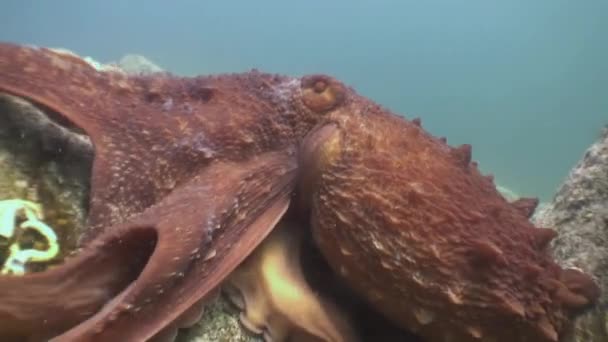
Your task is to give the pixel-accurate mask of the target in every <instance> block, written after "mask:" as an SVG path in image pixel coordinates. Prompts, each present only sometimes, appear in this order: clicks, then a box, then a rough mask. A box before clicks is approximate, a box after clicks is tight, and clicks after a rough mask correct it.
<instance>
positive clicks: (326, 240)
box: [0, 43, 599, 342]
mask: <svg viewBox="0 0 608 342" xmlns="http://www.w3.org/2000/svg"><path fill="white" fill-rule="evenodd" d="M0 91H1V92H5V93H8V94H11V95H14V96H18V97H21V98H24V99H26V100H28V101H30V102H32V103H33V104H35V105H36V106H38V107H39V108H42V109H44V110H45V111H48V112H53V113H56V115H54V120H56V121H57V122H58V123H61V124H62V125H63V126H65V127H69V129H71V130H74V131H78V132H81V133H83V134H86V135H87V136H88V137H89V138H90V140H91V142H92V145H93V149H94V160H93V166H92V171H91V179H90V184H91V190H90V203H89V209H88V222H87V225H86V229H84V233H83V235H82V237H81V238H80V240H79V248H78V250H77V251H76V253H74V255H73V256H71V257H69V258H68V259H67V260H65V261H64V262H63V263H62V264H61V265H59V266H56V267H52V268H49V269H48V270H45V271H43V272H39V273H29V274H25V275H22V276H0V339H2V340H3V341H5V340H7V341H12V340H15V341H21V340H23V341H25V340H27V341H40V340H42V341H44V340H49V339H50V340H51V341H146V340H150V339H153V338H157V339H160V338H161V337H163V338H169V339H170V338H172V336H174V332H175V330H176V329H177V328H179V327H181V326H184V325H188V324H191V323H192V321H193V320H196V318H197V317H198V314H197V313H199V312H200V307H201V306H202V305H204V302H205V300H206V299H207V298H208V297H209V296H211V294H213V293H215V292H216V290H217V289H218V288H219V287H220V286H221V284H222V282H223V281H225V280H227V279H231V281H236V283H237V285H238V283H239V281H238V279H239V276H238V273H235V274H233V272H234V271H235V269H237V267H238V266H239V265H240V264H241V263H243V261H245V260H246V258H247V257H248V256H250V255H252V253H254V250H255V248H256V247H257V246H258V245H260V244H261V243H262V241H263V240H264V239H265V238H266V237H267V236H268V235H269V234H270V233H271V232H272V230H273V229H274V228H275V227H276V226H277V225H279V222H280V221H282V220H283V219H285V218H286V216H295V217H297V220H298V222H299V224H300V225H302V226H303V227H305V228H306V229H310V231H311V232H312V236H313V237H314V241H315V243H316V245H317V246H318V248H319V249H320V251H321V253H322V255H323V256H324V258H325V259H326V260H327V262H328V264H329V265H330V266H331V268H332V270H333V271H334V272H336V273H337V274H338V275H339V276H340V277H341V278H342V279H344V281H345V282H346V283H347V284H349V286H350V287H352V289H353V290H354V291H355V292H356V293H357V294H358V295H359V296H361V297H362V298H364V299H365V300H366V301H367V302H368V303H369V304H370V305H371V306H372V307H374V308H375V309H376V310H378V311H379V312H380V313H382V314H383V315H384V316H386V317H387V318H388V319H389V320H391V321H392V322H394V323H395V324H397V325H399V326H400V327H402V328H403V329H407V330H410V331H414V332H415V333H416V334H418V335H420V336H422V337H423V338H425V339H426V340H428V341H497V342H502V341H505V342H506V341H509V342H510V341H522V342H524V341H529V342H555V341H558V340H559V338H560V337H561V336H563V335H564V334H566V332H567V329H568V323H569V322H570V319H571V318H572V317H573V315H575V314H576V313H577V312H578V311H580V310H582V309H584V308H586V307H589V306H590V305H592V304H593V303H594V301H595V300H596V299H597V297H598V296H599V288H598V287H597V285H596V284H595V282H594V281H593V278H592V277H591V276H590V275H587V274H585V273H583V272H582V271H581V270H577V269H563V268H561V267H560V266H559V265H558V264H556V263H555V262H554V260H553V258H552V257H551V255H550V253H549V252H548V250H547V246H548V244H549V243H550V241H551V239H552V238H553V237H554V236H555V233H554V231H553V230H551V229H550V228H544V227H535V226H534V225H533V224H532V223H530V222H529V220H528V219H529V216H530V215H531V214H532V212H533V211H534V207H535V206H536V203H537V202H536V201H535V200H532V199H522V200H518V201H516V202H514V203H510V202H508V201H507V200H505V199H504V198H503V197H502V196H501V195H500V193H499V192H498V191H497V190H496V187H495V185H494V183H493V180H492V178H491V177H488V176H484V175H482V174H481V173H480V172H479V170H478V169H477V165H476V163H475V162H474V161H472V152H471V147H470V145H461V146H457V147H451V146H449V145H448V144H447V143H446V141H445V139H443V138H438V137H434V136H432V135H431V134H429V133H428V132H426V131H425V130H424V129H423V128H422V126H421V123H420V120H418V119H409V120H408V119H406V118H404V117H402V116H399V115H396V114H394V113H392V112H391V111H390V110H388V109H386V108H383V107H381V106H380V105H378V104H376V103H374V102H373V101H371V100H369V99H367V98H365V97H363V96H361V95H359V94H357V93H356V91H355V90H353V89H351V88H349V87H348V86H346V85H344V84H343V83H341V82H339V81H338V80H336V79H334V78H332V77H329V76H326V75H308V76H304V77H299V78H296V77H288V76H281V75H273V74H266V73H262V72H258V71H251V72H246V73H240V74H226V75H217V76H199V77H191V78H185V77H177V76H173V75H171V74H164V73H163V74H153V75H147V76H144V75H126V74H124V73H120V72H114V71H111V72H99V71H97V70H95V69H94V68H93V67H91V66H90V65H89V64H87V63H85V62H84V61H83V60H81V59H79V58H77V57H75V56H73V55H70V54H65V53H60V52H55V51H52V50H49V49H45V48H36V47H25V46H18V45H14V44H9V43H3V44H0ZM260 253H262V252H260ZM283 254H289V253H278V254H277V255H279V256H280V255H283ZM273 255H274V254H273ZM252 258H253V259H251V260H253V261H252V262H255V258H256V257H255V254H253V255H252ZM251 260H249V261H251ZM246 262H248V261H246ZM293 264H294V263H288V262H285V263H282V264H281V263H279V264H277V265H287V266H289V265H293ZM293 267H296V266H293ZM281 272H283V273H284V274H289V273H291V274H293V275H295V276H294V279H299V278H298V271H297V270H293V272H292V271H290V270H289V269H283V270H282V271H281V270H280V271H279V272H278V274H280V273H281ZM231 274H232V275H233V277H232V278H230V275H231ZM244 278H248V277H244ZM298 283H299V282H298V281H295V282H294V283H293V284H298ZM236 288H237V289H238V286H236ZM241 291H243V292H245V293H244V297H246V298H247V297H248V295H247V293H246V292H247V291H246V289H243V288H242V289H241ZM277 296H278V297H277V298H273V299H272V300H273V301H275V302H276V301H279V302H280V301H282V300H284V299H283V298H281V297H280V296H279V295H277ZM246 298H245V299H246ZM301 298H302V301H308V303H306V304H303V306H302V308H304V309H306V308H310V310H308V311H306V310H303V312H304V311H306V312H311V313H312V314H313V315H316V316H315V317H314V319H310V320H311V321H315V320H316V321H323V320H324V318H323V316H324V315H329V316H332V317H329V318H328V321H325V322H320V323H319V324H318V325H317V326H321V327H326V329H324V330H323V333H317V337H321V338H323V336H325V338H326V339H330V340H331V339H335V340H344V341H348V340H351V339H352V338H350V337H349V336H350V334H352V333H353V332H352V331H351V330H350V328H349V327H346V326H345V325H347V323H345V322H343V321H342V320H340V319H334V320H333V321H332V319H333V318H336V317H333V315H335V316H337V315H339V308H335V309H334V308H332V307H331V306H330V307H327V306H325V305H322V304H323V302H324V299H323V298H316V299H315V296H310V295H308V294H307V292H306V291H304V292H303V295H302V297H301ZM311 298H312V299H311ZM313 301H318V302H317V304H319V303H321V304H319V305H317V304H315V303H314V302H313ZM279 304H280V303H279ZM315 305H317V306H315ZM275 306H280V305H275ZM323 308H325V309H323ZM307 318H310V317H307ZM250 323H251V322H250ZM250 325H254V326H255V327H254V329H255V328H256V327H259V326H258V324H250ZM312 325H315V323H314V322H313V323H312ZM273 327H275V328H273V329H274V330H273V331H271V333H275V334H276V337H278V338H279V339H280V337H282V336H283V335H284V334H283V333H284V331H283V330H281V329H279V328H276V327H281V326H280V325H273ZM304 330H305V331H309V332H312V333H313V334H315V333H314V331H315V330H314V329H312V328H311V329H306V327H304ZM323 334H324V335H323ZM319 335H321V336H319ZM353 338H354V337H353Z"/></svg>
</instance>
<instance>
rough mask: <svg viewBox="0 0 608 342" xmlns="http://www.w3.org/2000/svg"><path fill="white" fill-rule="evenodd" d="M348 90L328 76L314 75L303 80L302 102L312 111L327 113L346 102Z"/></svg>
mask: <svg viewBox="0 0 608 342" xmlns="http://www.w3.org/2000/svg"><path fill="white" fill-rule="evenodd" d="M345 92H346V89H345V88H344V86H343V85H342V84H340V83H339V82H337V81H335V80H333V79H332V78H330V77H328V76H323V75H312V76H306V77H304V78H302V101H303V102H304V105H306V107H308V108H309V109H310V110H312V111H314V112H317V113H325V112H328V111H330V110H332V109H335V108H336V107H337V106H339V105H340V104H342V103H343V102H344V94H345Z"/></svg>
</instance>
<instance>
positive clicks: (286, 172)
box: [52, 153, 295, 341]
mask: <svg viewBox="0 0 608 342" xmlns="http://www.w3.org/2000/svg"><path fill="white" fill-rule="evenodd" d="M290 160H291V157H290V156H289V155H287V154H284V153H269V154H268V155H262V156H259V157H254V158H252V160H250V161H249V162H248V163H240V164H233V163H225V164H224V163H218V164H216V165H214V166H212V167H210V168H208V169H207V170H206V172H204V173H202V174H200V175H197V176H196V177H194V178H193V179H192V180H190V181H189V182H187V183H186V184H184V186H183V187H181V188H178V189H176V190H175V191H174V192H172V193H171V194H170V195H169V196H167V197H166V198H165V199H164V200H163V201H161V202H160V203H159V204H157V205H155V206H153V207H151V208H150V209H148V210H146V211H144V212H143V213H142V215H141V216H140V217H138V218H136V219H134V220H132V221H130V222H128V223H126V224H124V227H115V228H113V229H112V230H113V231H123V230H126V231H128V230H130V229H134V228H135V227H152V228H154V229H155V231H156V232H157V233H158V242H157V243H156V246H155V247H154V252H153V253H152V255H151V257H150V258H149V260H148V261H147V263H146V266H145V268H144V269H143V271H142V272H141V274H140V275H139V276H138V277H137V280H135V281H134V282H132V283H131V284H130V285H129V287H127V288H126V289H125V290H124V291H123V292H122V293H120V294H119V295H117V296H116V297H115V298H113V299H112V300H111V301H110V302H109V303H108V304H106V305H105V306H104V307H103V308H102V310H100V311H99V312H97V313H96V314H95V315H94V316H93V317H91V318H90V319H89V320H87V321H85V322H83V323H82V324H80V325H77V326H76V327H74V328H73V329H71V330H69V331H67V332H66V333H64V334H62V335H60V336H58V337H57V338H55V339H53V340H52V341H108V340H113V339H117V340H128V341H139V340H146V339H149V338H151V337H153V336H154V335H155V334H157V333H158V332H159V331H160V330H161V329H162V328H164V327H168V326H170V325H171V324H172V323H173V322H174V321H175V320H177V319H179V318H180V315H181V314H183V313H184V312H186V311H187V310H188V309H189V308H191V307H192V306H193V305H195V304H196V303H197V302H199V301H200V300H201V299H204V297H205V296H207V295H209V294H210V293H211V292H212V291H213V290H214V289H215V288H216V287H217V286H218V284H219V283H220V282H221V281H222V280H223V279H224V278H225V277H226V276H227V275H228V273H230V272H231V271H232V270H233V269H234V268H236V267H237V265H238V264H239V263H240V262H241V261H242V260H243V259H244V258H245V257H246V256H247V255H248V254H249V253H250V252H251V251H252V250H253V249H254V248H255V247H256V246H257V244H259V243H260V242H261V240H262V239H263V238H264V237H265V236H266V235H267V234H268V233H269V232H270V231H271V230H272V228H274V226H275V224H276V223H277V222H278V220H279V219H280V218H281V217H282V215H283V214H284V213H285V211H286V210H287V207H288V204H289V197H290V192H291V191H292V188H293V182H294V176H295V164H293V161H291V162H290ZM289 165H291V166H289ZM269 175H273V176H272V177H268V176H269ZM219 236H222V237H223V238H219ZM236 236H238V237H239V238H238V239H237V238H236ZM233 241H238V242H233ZM184 250H186V251H188V253H187V255H188V257H184ZM152 304H153V305H152ZM167 306H172V309H171V310H167Z"/></svg>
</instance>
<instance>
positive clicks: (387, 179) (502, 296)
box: [305, 98, 598, 342]
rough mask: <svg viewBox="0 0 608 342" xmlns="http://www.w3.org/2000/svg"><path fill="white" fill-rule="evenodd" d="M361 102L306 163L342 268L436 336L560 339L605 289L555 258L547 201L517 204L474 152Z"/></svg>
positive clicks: (316, 205) (402, 318)
mask: <svg viewBox="0 0 608 342" xmlns="http://www.w3.org/2000/svg"><path fill="white" fill-rule="evenodd" d="M351 101H353V103H351V104H349V105H347V106H345V107H346V108H349V110H348V114H346V113H343V112H341V110H340V109H339V110H337V111H336V112H334V113H332V114H331V116H332V118H333V121H334V122H336V128H335V129H334V130H333V131H331V132H325V133H324V134H322V135H323V137H322V138H321V139H322V140H323V142H322V143H319V142H317V143H316V149H314V150H313V151H308V157H306V158H305V159H306V161H307V163H308V164H309V165H311V166H312V169H313V170H315V171H314V175H310V176H309V179H308V180H307V181H308V183H306V184H305V187H306V188H307V189H314V190H313V193H312V195H311V196H310V200H311V203H312V216H311V217H312V224H313V234H314V235H315V239H316V242H317V243H318V245H319V247H320V249H321V250H322V251H323V252H324V255H325V256H326V258H327V260H328V261H329V263H330V264H331V265H332V267H333V268H334V270H335V271H337V272H339V273H340V274H341V275H342V276H343V277H345V278H346V279H347V280H348V282H349V284H351V285H352V286H353V287H355V288H356V289H357V290H358V292H359V293H360V294H362V295H363V296H365V297H367V298H368V300H370V301H371V302H372V303H373V305H375V306H376V307H378V308H380V309H381V310H382V311H383V312H384V313H385V314H386V315H387V316H389V317H391V318H392V319H393V320H395V321H396V322H397V323H399V324H401V326H404V327H408V328H409V329H412V330H413V331H416V332H417V333H418V334H420V335H422V336H424V337H426V338H427V339H428V340H430V341H481V340H483V341H505V342H506V341H522V342H524V341H529V342H536V341H556V340H557V339H558V336H559V334H560V332H562V331H564V329H565V328H566V325H567V322H568V316H569V315H570V314H571V313H572V312H573V310H576V309H580V308H581V307H584V306H585V305H588V304H589V303H591V302H592V301H594V300H595V299H596V298H597V296H598V288H597V286H596V285H595V283H594V282H593V281H592V279H591V278H590V277H589V276H587V275H585V274H583V273H581V272H578V271H575V270H568V271H564V270H562V269H561V268H560V267H559V266H558V265H557V264H555V263H554V262H553V260H552V258H551V257H550V255H549V254H548V253H547V251H546V246H547V244H548V242H549V241H550V240H551V238H553V236H554V232H553V231H552V230H550V229H546V228H536V227H534V226H533V225H532V224H531V223H529V221H528V217H529V216H530V215H531V213H532V212H533V209H534V207H535V206H536V203H537V201H535V200H530V199H522V200H519V201H516V202H515V203H508V202H507V201H506V200H505V199H504V198H503V197H502V196H500V195H499V194H498V192H497V190H496V189H495V186H494V184H493V182H492V179H491V177H484V176H483V175H481V174H480V173H479V172H478V170H477V167H476V165H475V163H474V162H472V161H471V149H470V146H467V145H463V146H460V147H457V148H452V147H450V146H448V145H447V144H446V143H445V140H444V139H438V138H435V137H432V136H430V135H429V134H428V133H426V132H425V131H424V130H423V129H422V128H421V127H420V121H419V120H413V121H405V120H402V119H400V118H397V117H394V116H391V115H387V114H386V111H385V110H383V109H382V108H380V107H378V106H375V105H372V104H370V103H369V102H367V101H366V100H364V99H360V98H352V100H351ZM313 139H316V138H313ZM309 145H310V144H309ZM344 203H348V205H344Z"/></svg>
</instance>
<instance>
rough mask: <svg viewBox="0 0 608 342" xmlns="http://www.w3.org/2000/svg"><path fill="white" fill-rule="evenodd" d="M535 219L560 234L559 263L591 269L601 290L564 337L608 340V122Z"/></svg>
mask: <svg viewBox="0 0 608 342" xmlns="http://www.w3.org/2000/svg"><path fill="white" fill-rule="evenodd" d="M533 220H534V221H535V223H536V224H538V225H540V226H544V227H553V228H554V229H556V230H557V232H558V233H559V235H558V237H557V238H556V239H555V241H553V244H552V247H553V254H554V255H555V257H556V259H557V260H558V262H559V263H560V264H562V266H565V267H576V268H579V269H582V270H584V271H585V272H588V273H590V274H593V275H594V276H595V278H596V280H597V281H598V283H599V285H600V287H601V289H602V296H601V298H600V301H599V303H598V305H596V307H595V308H593V309H591V310H589V311H588V312H586V313H585V314H583V315H581V316H580V317H578V319H577V320H576V321H575V329H574V334H573V335H571V336H568V337H567V338H566V339H565V341H567V342H575V341H576V342H583V341H584V342H605V341H608V327H607V323H608V321H607V318H608V309H607V304H608V126H607V127H605V128H604V129H603V131H602V134H601V136H600V137H599V139H598V140H597V141H596V142H595V143H594V144H593V145H592V146H591V147H589V149H588V150H587V151H586V152H585V153H584V155H583V158H582V159H581V160H580V161H579V162H578V164H577V165H576V166H575V167H574V168H573V169H572V171H570V174H569V175H568V177H567V179H566V180H565V182H564V183H563V184H562V186H561V187H560V188H559V190H558V191H557V193H556V195H555V197H554V198H553V201H552V202H551V203H548V204H547V205H546V206H544V207H543V208H540V209H539V210H538V211H537V213H536V215H535V216H534V217H533Z"/></svg>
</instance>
